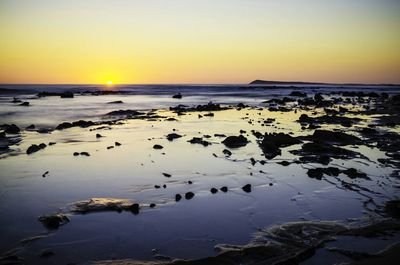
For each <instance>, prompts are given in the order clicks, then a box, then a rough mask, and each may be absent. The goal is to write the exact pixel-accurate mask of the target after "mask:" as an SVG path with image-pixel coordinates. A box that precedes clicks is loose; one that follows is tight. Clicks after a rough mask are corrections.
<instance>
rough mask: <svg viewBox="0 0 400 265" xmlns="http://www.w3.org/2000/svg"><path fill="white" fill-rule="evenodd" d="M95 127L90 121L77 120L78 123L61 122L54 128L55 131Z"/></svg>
mask: <svg viewBox="0 0 400 265" xmlns="http://www.w3.org/2000/svg"><path fill="white" fill-rule="evenodd" d="M94 125H97V124H96V123H95V122H92V121H84V120H79V121H74V122H72V123H71V122H63V123H61V124H59V125H58V126H57V127H56V130H64V129H68V128H72V127H81V128H86V127H90V126H94Z"/></svg>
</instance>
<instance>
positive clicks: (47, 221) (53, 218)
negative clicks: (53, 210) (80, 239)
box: [39, 213, 69, 229]
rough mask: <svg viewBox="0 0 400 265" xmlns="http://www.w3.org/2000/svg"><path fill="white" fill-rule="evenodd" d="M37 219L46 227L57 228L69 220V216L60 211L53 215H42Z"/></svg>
mask: <svg viewBox="0 0 400 265" xmlns="http://www.w3.org/2000/svg"><path fill="white" fill-rule="evenodd" d="M39 221H40V222H41V223H42V224H43V225H44V226H45V227H46V228H48V229H57V228H59V227H60V226H61V225H64V224H66V223H68V222H69V218H68V217H67V216H66V215H64V214H61V213H57V214H53V215H43V216H40V217H39Z"/></svg>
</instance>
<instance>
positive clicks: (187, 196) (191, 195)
mask: <svg viewBox="0 0 400 265" xmlns="http://www.w3.org/2000/svg"><path fill="white" fill-rule="evenodd" d="M193 197H194V193H193V192H191V191H189V192H186V194H185V199H186V200H190V199H192V198H193Z"/></svg>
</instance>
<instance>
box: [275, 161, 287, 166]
mask: <svg viewBox="0 0 400 265" xmlns="http://www.w3.org/2000/svg"><path fill="white" fill-rule="evenodd" d="M278 164H280V165H282V166H284V167H287V166H289V165H290V163H289V162H288V161H281V162H278Z"/></svg>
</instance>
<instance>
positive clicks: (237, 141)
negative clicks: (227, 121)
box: [222, 135, 249, 148]
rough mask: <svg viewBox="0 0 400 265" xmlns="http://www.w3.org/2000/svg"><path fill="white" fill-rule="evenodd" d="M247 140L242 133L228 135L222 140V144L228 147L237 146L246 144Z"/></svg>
mask: <svg viewBox="0 0 400 265" xmlns="http://www.w3.org/2000/svg"><path fill="white" fill-rule="evenodd" d="M248 142H249V141H248V140H247V138H246V137H244V136H243V135H239V136H228V137H226V138H225V140H223V141H222V143H223V144H224V145H226V146H227V147H229V148H239V147H242V146H245V145H247V144H248Z"/></svg>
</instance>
